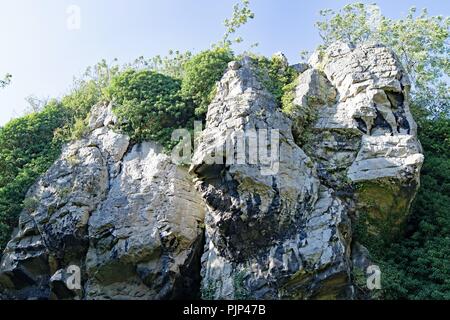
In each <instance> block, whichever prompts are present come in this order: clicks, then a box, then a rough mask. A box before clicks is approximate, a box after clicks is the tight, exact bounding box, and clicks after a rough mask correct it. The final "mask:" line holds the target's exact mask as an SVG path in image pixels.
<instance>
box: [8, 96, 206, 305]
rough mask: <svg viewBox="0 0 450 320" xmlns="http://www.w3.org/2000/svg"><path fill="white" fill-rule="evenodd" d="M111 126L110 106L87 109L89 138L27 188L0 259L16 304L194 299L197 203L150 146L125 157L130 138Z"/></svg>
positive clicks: (181, 175) (200, 212)
mask: <svg viewBox="0 0 450 320" xmlns="http://www.w3.org/2000/svg"><path fill="white" fill-rule="evenodd" d="M114 121H115V120H114V116H113V115H112V108H111V104H110V105H107V106H106V105H97V106H94V107H93V110H92V112H91V118H90V120H89V128H90V133H89V134H88V135H87V136H86V138H84V139H82V140H79V141H75V142H72V143H69V144H68V145H67V146H65V147H64V150H63V152H62V154H61V156H60V158H59V159H58V160H57V161H56V162H55V164H54V165H53V166H52V167H51V168H50V169H49V170H48V171H47V173H46V174H45V175H44V176H43V177H42V178H40V179H39V180H38V181H37V182H36V184H35V185H34V186H33V187H32V188H31V189H30V190H29V192H28V194H27V201H26V203H28V204H27V208H26V209H25V210H24V211H23V212H22V214H21V216H20V222H19V228H18V229H17V230H16V232H15V234H14V236H13V238H12V240H11V241H10V242H9V243H8V246H7V248H6V250H5V252H4V254H3V257H2V261H1V266H0V288H2V290H0V291H5V292H6V293H7V294H8V295H9V296H11V297H13V298H18V299H20V298H27V299H75V298H84V299H107V298H111V299H120V298H122V299H143V298H147V299H158V298H171V297H183V296H184V297H195V292H194V293H192V292H189V289H191V288H194V287H195V286H196V285H197V284H196V282H199V279H197V278H196V273H195V272H193V270H195V268H196V267H197V265H196V258H197V256H199V255H200V254H201V253H200V252H199V250H201V248H202V238H203V230H202V228H201V224H202V223H203V217H204V211H205V209H204V208H203V205H202V203H201V199H200V197H199V196H198V195H196V192H195V189H194V188H193V184H192V182H191V179H190V177H189V175H188V174H187V171H186V170H185V169H183V168H180V167H177V166H175V165H173V164H171V161H170V159H169V157H168V156H166V155H165V154H163V153H162V151H161V150H160V147H158V146H157V145H155V144H153V143H143V144H138V145H135V146H134V147H133V148H132V150H131V151H128V149H129V147H130V146H129V145H130V139H129V137H128V136H126V135H123V134H120V133H116V132H114V131H113V130H112V129H111V128H109V126H110V125H112V124H114ZM71 265H75V266H79V267H80V268H81V272H82V275H81V279H82V285H83V288H82V290H80V291H76V292H74V291H71V290H68V289H67V287H66V285H65V284H66V283H65V280H66V279H67V274H66V270H67V268H68V267H69V266H71ZM197 274H198V273H197ZM189 281H191V283H189Z"/></svg>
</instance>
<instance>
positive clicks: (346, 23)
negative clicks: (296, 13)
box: [316, 3, 450, 116]
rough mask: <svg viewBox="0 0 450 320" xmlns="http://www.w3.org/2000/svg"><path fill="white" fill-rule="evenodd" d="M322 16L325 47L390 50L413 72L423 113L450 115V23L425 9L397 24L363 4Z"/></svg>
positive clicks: (414, 93) (415, 93)
mask: <svg viewBox="0 0 450 320" xmlns="http://www.w3.org/2000/svg"><path fill="white" fill-rule="evenodd" d="M320 13H321V16H322V17H323V18H324V20H322V21H319V22H317V24H316V26H317V27H318V29H319V33H320V36H321V37H322V40H323V42H324V45H325V46H327V45H329V44H331V43H332V42H334V41H337V40H340V41H344V42H347V43H351V44H354V45H357V44H359V43H362V42H365V41H375V42H379V43H382V44H385V45H386V46H388V47H390V48H392V49H393V50H394V51H395V53H396V54H397V56H398V57H399V58H400V60H401V62H402V64H403V66H404V67H405V69H406V71H407V72H408V74H409V76H410V78H411V80H412V82H413V88H412V89H413V90H412V96H413V99H414V100H416V99H419V100H420V103H421V108H425V109H426V110H428V111H429V112H430V115H432V116H439V114H442V113H445V114H447V115H449V114H450V110H449V108H448V101H449V98H450V93H449V86H448V77H449V76H450V62H449V59H448V57H449V55H450V46H449V35H450V31H449V28H450V18H449V17H446V18H444V17H442V16H429V15H428V12H427V10H426V9H424V10H422V12H420V13H418V12H417V10H416V8H414V7H413V8H411V9H410V10H409V12H408V14H407V15H406V17H405V18H403V19H399V20H395V19H390V18H387V17H384V16H382V15H381V12H380V9H379V7H378V6H376V5H365V4H362V3H354V4H350V5H347V6H345V7H344V8H343V9H341V10H339V11H334V10H330V9H327V10H322V11H321V12H320ZM444 101H446V103H445V107H443V106H442V103H444Z"/></svg>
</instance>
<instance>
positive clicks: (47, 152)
mask: <svg viewBox="0 0 450 320" xmlns="http://www.w3.org/2000/svg"><path fill="white" fill-rule="evenodd" d="M69 118H70V113H69V112H68V110H67V109H66V108H64V106H62V105H61V104H60V103H57V102H55V101H53V102H51V103H50V104H49V105H47V106H46V107H44V109H43V110H42V111H41V112H37V113H32V114H28V115H26V116H24V117H21V118H18V119H14V120H12V121H10V122H9V123H8V124H6V125H5V126H4V127H3V128H1V129H0V163H1V164H0V250H3V248H4V246H5V245H6V243H7V241H8V240H9V238H10V236H11V232H12V229H13V228H14V227H15V226H17V219H18V215H19V213H20V211H21V210H22V209H23V208H24V206H25V207H26V208H27V206H28V205H30V201H27V200H25V194H26V193H27V191H28V189H29V188H30V186H31V185H32V184H33V183H34V182H35V181H36V179H37V178H38V177H39V176H40V175H41V174H43V173H44V172H46V171H47V169H48V168H49V167H50V166H51V165H52V164H53V162H54V161H55V160H56V158H57V157H58V156H59V154H60V150H61V143H60V142H55V140H54V132H55V130H56V129H57V128H60V127H62V126H64V125H65V124H66V123H67V121H68V119H69ZM24 200H25V201H24Z"/></svg>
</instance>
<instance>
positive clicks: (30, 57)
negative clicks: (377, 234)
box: [0, 0, 450, 125]
mask: <svg viewBox="0 0 450 320" xmlns="http://www.w3.org/2000/svg"><path fill="white" fill-rule="evenodd" d="M235 2H236V0H94V1H93V0H15V1H7V0H1V4H0V41H1V48H0V77H2V76H3V75H4V74H5V73H11V74H12V75H13V81H12V83H11V85H10V86H8V87H7V88H5V89H3V90H0V125H3V124H5V123H6V122H7V121H8V120H10V119H11V118H12V117H15V116H19V115H21V114H23V110H24V108H25V107H26V105H27V104H26V102H25V100H24V98H25V97H27V96H28V95H31V94H34V95H36V96H38V97H60V96H61V95H62V94H64V93H65V92H67V91H68V90H69V88H70V86H71V84H72V79H73V76H79V75H80V74H81V73H82V72H83V71H84V70H85V68H86V67H87V66H89V65H93V64H95V63H96V62H98V61H99V60H101V59H102V58H105V59H107V60H112V59H114V58H118V59H119V62H121V63H126V62H130V61H132V60H134V58H136V57H138V56H141V55H143V56H145V57H151V56H154V55H157V54H166V53H167V52H168V50H169V49H178V50H192V51H199V50H202V49H205V48H208V47H209V46H210V44H211V43H213V42H215V41H217V40H218V39H220V37H221V36H222V34H223V32H224V27H223V24H222V22H223V20H224V19H225V18H226V17H228V16H230V14H231V10H232V9H231V8H232V5H233V4H234V3H235ZM349 2H351V1H348V0H338V1H335V0H333V1H332V0H328V1H327V0H315V1H300V0H276V1H275V0H252V1H251V4H252V8H253V10H254V12H255V14H256V18H255V20H253V21H251V22H250V23H249V24H248V25H247V26H245V27H244V28H243V30H242V35H243V37H244V39H245V41H246V43H248V44H251V43H254V42H258V43H259V44H260V45H259V47H258V49H257V50H258V51H259V52H260V53H262V54H265V55H271V54H273V53H274V52H277V51H283V52H284V53H285V54H286V55H287V56H288V58H289V60H290V62H291V63H295V62H296V61H298V60H299V58H298V57H299V52H300V51H301V50H304V49H308V50H310V49H313V48H315V47H316V46H317V44H318V43H319V36H318V33H317V31H316V29H315V27H314V22H315V21H316V20H317V19H318V18H319V16H318V12H319V10H320V9H323V8H339V7H342V6H343V5H345V4H347V3H349ZM364 2H367V3H373V2H376V3H377V4H378V5H379V6H380V7H381V10H382V13H383V14H385V15H387V16H389V17H394V18H395V17H400V16H403V15H404V14H405V13H406V12H407V10H408V8H409V7H411V6H413V5H415V6H416V7H417V8H419V9H420V8H423V7H427V8H428V10H429V13H430V14H432V15H437V14H441V15H444V16H448V15H449V13H450V1H448V0H434V1H433V0H431V1H430V0H402V1H392V0H380V1H376V0H371V1H364ZM72 4H74V5H77V6H79V8H80V9H81V28H80V30H75V31H74V30H69V29H68V28H67V18H68V14H67V12H66V10H67V8H68V7H69V6H70V5H72Z"/></svg>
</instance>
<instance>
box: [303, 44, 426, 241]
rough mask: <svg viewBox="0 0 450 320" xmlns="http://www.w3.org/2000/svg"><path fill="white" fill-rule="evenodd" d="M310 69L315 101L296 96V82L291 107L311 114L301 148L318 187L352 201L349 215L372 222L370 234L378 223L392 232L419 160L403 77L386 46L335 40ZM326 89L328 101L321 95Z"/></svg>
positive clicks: (415, 182)
mask: <svg viewBox="0 0 450 320" xmlns="http://www.w3.org/2000/svg"><path fill="white" fill-rule="evenodd" d="M310 64H311V65H312V68H313V70H314V72H317V73H319V74H320V75H321V76H320V77H321V78H322V79H323V80H322V83H323V85H320V86H321V87H322V91H317V90H316V92H314V91H312V90H310V91H312V93H311V95H312V96H313V97H316V99H312V100H314V101H315V102H318V103H315V104H311V103H309V105H308V103H306V104H305V103H304V99H301V96H302V95H303V93H302V91H301V90H300V89H301V86H302V85H299V88H298V89H299V90H297V94H299V93H300V96H298V97H297V98H298V99H297V101H299V102H300V103H299V109H302V108H303V106H305V105H307V106H308V107H309V108H310V109H311V108H313V111H312V112H314V113H315V114H316V115H317V117H316V118H317V119H316V121H315V122H314V123H313V124H312V126H311V131H312V133H313V134H312V135H311V137H310V139H308V142H307V143H305V145H304V146H303V147H304V149H305V151H306V152H307V153H308V154H309V155H311V157H312V158H313V159H314V161H316V162H317V163H318V168H319V175H320V177H321V181H322V182H323V183H325V184H327V185H328V186H330V187H331V188H333V189H335V190H337V191H341V193H342V194H343V195H345V194H347V197H346V196H344V198H352V200H353V202H354V206H355V208H356V215H357V216H359V215H364V216H367V217H368V218H370V220H375V221H376V222H377V223H375V224H372V225H371V226H370V229H371V232H373V233H375V234H377V233H379V232H381V230H380V227H379V226H380V225H385V227H386V226H388V227H387V228H385V227H384V228H383V229H385V230H387V231H388V233H395V229H396V228H397V227H398V226H399V224H401V222H403V221H404V219H405V217H406V215H407V213H408V211H409V208H410V205H411V202H412V200H413V199H414V196H415V194H416V191H417V189H418V187H419V177H420V169H421V166H422V163H423V160H424V158H423V155H422V148H421V145H420V142H419V141H418V139H417V126H416V123H415V122H414V119H413V118H412V115H411V112H410V110H409V90H410V82H409V79H408V75H407V74H406V72H405V71H404V69H403V67H402V66H401V64H400V63H399V60H398V59H397V57H396V56H395V54H394V53H393V52H392V51H391V50H390V49H389V48H386V47H384V46H382V45H377V44H370V43H369V44H365V45H362V46H360V47H358V48H352V47H350V46H348V45H346V44H343V43H336V44H334V45H332V46H331V47H329V48H328V49H327V50H326V51H325V52H321V53H320V54H319V53H317V54H316V55H314V56H313V57H312V58H311V61H310ZM324 78H325V79H326V81H325V79H324ZM310 83H311V82H310ZM316 83H317V82H315V83H314V85H316ZM313 87H314V86H313ZM325 88H326V89H325ZM334 91H335V92H336V97H335V99H334V100H333V99H328V100H327V101H326V99H324V98H323V97H324V93H323V92H334ZM328 97H330V98H331V97H332V95H328ZM310 112H311V111H310Z"/></svg>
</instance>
